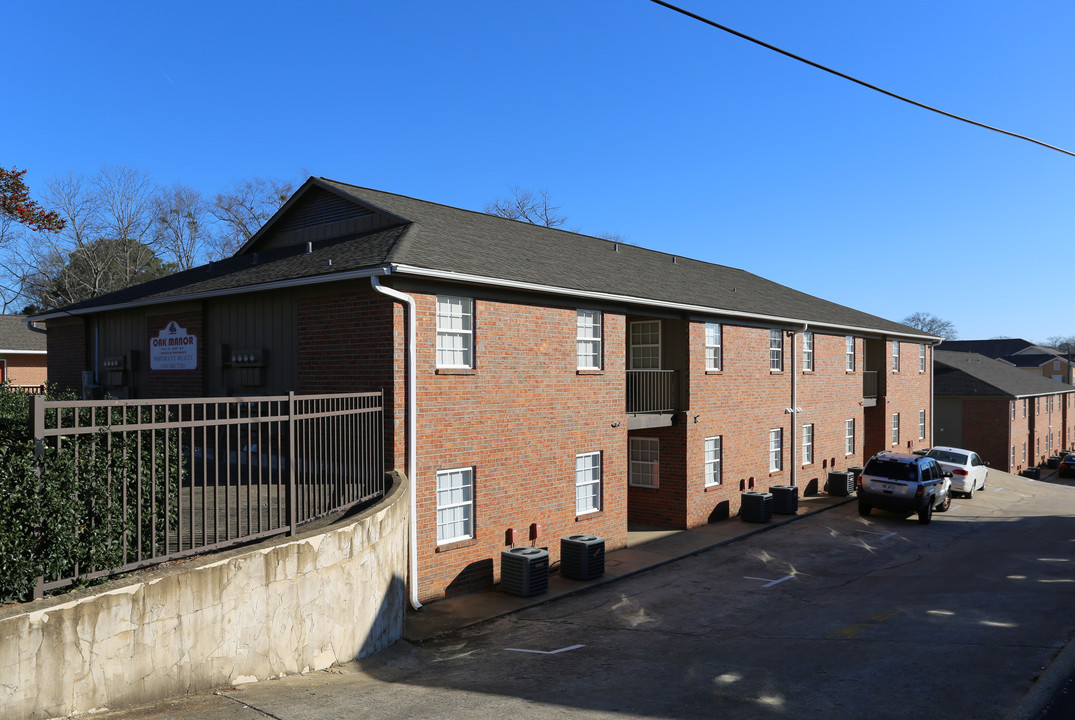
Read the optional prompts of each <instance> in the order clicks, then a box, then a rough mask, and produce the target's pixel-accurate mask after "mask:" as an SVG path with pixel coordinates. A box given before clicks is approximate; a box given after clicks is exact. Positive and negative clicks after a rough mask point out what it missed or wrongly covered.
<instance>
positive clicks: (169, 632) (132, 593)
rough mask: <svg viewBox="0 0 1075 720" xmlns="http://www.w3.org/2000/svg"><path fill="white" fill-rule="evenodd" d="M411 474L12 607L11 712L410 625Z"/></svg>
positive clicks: (344, 645) (359, 646)
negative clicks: (247, 541) (343, 511)
mask: <svg viewBox="0 0 1075 720" xmlns="http://www.w3.org/2000/svg"><path fill="white" fill-rule="evenodd" d="M407 513H408V503H407V488H406V486H405V484H404V482H402V481H401V478H399V477H397V476H393V487H392V490H391V491H390V493H389V495H388V497H387V498H385V500H384V501H383V502H382V503H380V504H378V505H377V506H376V507H375V508H372V509H370V510H368V511H366V512H364V513H362V514H361V515H360V516H358V517H357V518H355V519H351V520H348V521H344V523H343V524H336V525H333V526H331V527H328V528H323V529H321V530H318V531H310V532H308V533H305V534H303V535H300V536H297V537H294V538H286V539H284V540H280V539H277V540H275V541H274V542H272V543H265V544H260V545H257V546H253V547H247V548H243V549H240V550H234V551H230V552H228V553H224V554H216V555H212V556H207V557H205V558H198V559H194V560H189V561H186V562H181V563H178V564H176V565H173V566H170V567H166V568H158V569H156V570H154V571H152V572H146V573H138V574H136V575H134V576H132V577H130V578H126V579H121V580H115V581H112V582H110V583H108V584H107V585H102V586H99V587H95V588H92V589H90V590H86V591H80V592H76V593H71V594H69V595H64V596H60V597H54V598H46V599H45V600H42V601H38V602H35V603H27V604H25V605H23V606H19V607H16V608H13V609H12V608H8V609H5V611H4V612H3V613H2V614H0V718H5V719H6V718H54V717H59V716H67V715H70V714H78V713H85V712H88V711H91V710H100V709H104V708H109V709H117V708H126V707H133V706H137V705H140V704H145V703H153V702H159V701H160V700H164V699H167V698H169V697H175V696H179V695H183V694H187V693H194V692H203V691H206V690H211V689H213V688H216V687H221V686H227V685H237V684H241V683H246V682H254V681H257V680H266V679H269V678H274V677H280V676H284V675H293V674H296V673H303V672H309V671H313V670H320V669H323V668H326V667H328V666H330V665H332V664H333V663H336V662H345V661H349V660H353V659H355V658H359V657H362V656H364V655H369V654H371V653H374V652H377V651H378V650H381V649H383V648H385V647H386V646H388V645H390V644H392V643H393V642H395V641H396V640H398V639H399V638H400V637H402V634H403V620H404V613H405V605H406V590H405V584H406V583H405V578H406V568H407V555H406V551H407Z"/></svg>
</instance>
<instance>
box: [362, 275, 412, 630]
mask: <svg viewBox="0 0 1075 720" xmlns="http://www.w3.org/2000/svg"><path fill="white" fill-rule="evenodd" d="M370 284H371V285H372V286H373V289H374V290H376V291H377V292H379V293H381V294H382V295H387V296H388V297H390V298H393V299H395V300H399V301H401V302H403V303H406V304H407V373H406V374H407V477H408V478H409V479H410V481H411V492H410V496H411V502H410V516H411V521H410V546H411V551H410V553H409V555H410V576H411V581H410V590H411V592H410V600H411V607H413V608H414V609H415V610H421V609H422V603H420V602H418V498H417V495H418V477H417V475H418V438H417V435H416V433H417V432H418V418H417V413H418V386H417V380H418V371H417V359H418V351H417V343H416V341H417V338H418V333H417V330H416V323H415V320H416V319H417V315H418V311H417V305H416V304H415V302H414V298H413V297H411V296H410V295H407V294H404V293H401V292H400V291H399V290H396V289H394V288H390V287H385V286H384V285H381V283H380V282H379V281H378V280H377V276H375V275H374V276H372V277H370Z"/></svg>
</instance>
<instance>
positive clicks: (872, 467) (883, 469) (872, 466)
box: [862, 458, 918, 482]
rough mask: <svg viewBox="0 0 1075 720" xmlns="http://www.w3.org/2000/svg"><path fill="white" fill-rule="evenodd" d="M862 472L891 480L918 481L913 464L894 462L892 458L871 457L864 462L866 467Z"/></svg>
mask: <svg viewBox="0 0 1075 720" xmlns="http://www.w3.org/2000/svg"><path fill="white" fill-rule="evenodd" d="M862 472H863V474H865V475H877V476H879V477H886V478H891V479H892V480H903V481H905V482H917V481H918V473H917V472H916V471H915V466H914V465H909V464H908V463H901V462H895V461H893V460H880V459H877V458H873V459H871V460H870V461H869V462H868V463H866V467H865V468H864V469H863V471H862Z"/></svg>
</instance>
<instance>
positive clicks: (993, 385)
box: [933, 350, 1075, 397]
mask: <svg viewBox="0 0 1075 720" xmlns="http://www.w3.org/2000/svg"><path fill="white" fill-rule="evenodd" d="M933 363H934V377H933V394H934V395H937V396H940V397H944V396H967V395H983V396H990V395H992V396H999V397H1027V396H1034V395H1053V394H1056V393H1062V392H1075V386H1072V385H1068V384H1067V383H1060V382H1057V381H1055V380H1050V379H1048V378H1045V377H1042V376H1041V375H1039V374H1038V373H1035V372H1030V371H1027V370H1020V369H1019V368H1015V367H1012V366H1011V365H1008V364H1006V363H1004V362H1001V361H1000V360H995V359H993V358H991V357H987V356H986V355H982V354H980V353H971V352H952V351H950V350H949V351H946V350H934V351H933Z"/></svg>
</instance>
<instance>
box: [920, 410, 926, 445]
mask: <svg viewBox="0 0 1075 720" xmlns="http://www.w3.org/2000/svg"><path fill="white" fill-rule="evenodd" d="M918 439H919V440H925V439H926V411H925V410H919V411H918Z"/></svg>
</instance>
